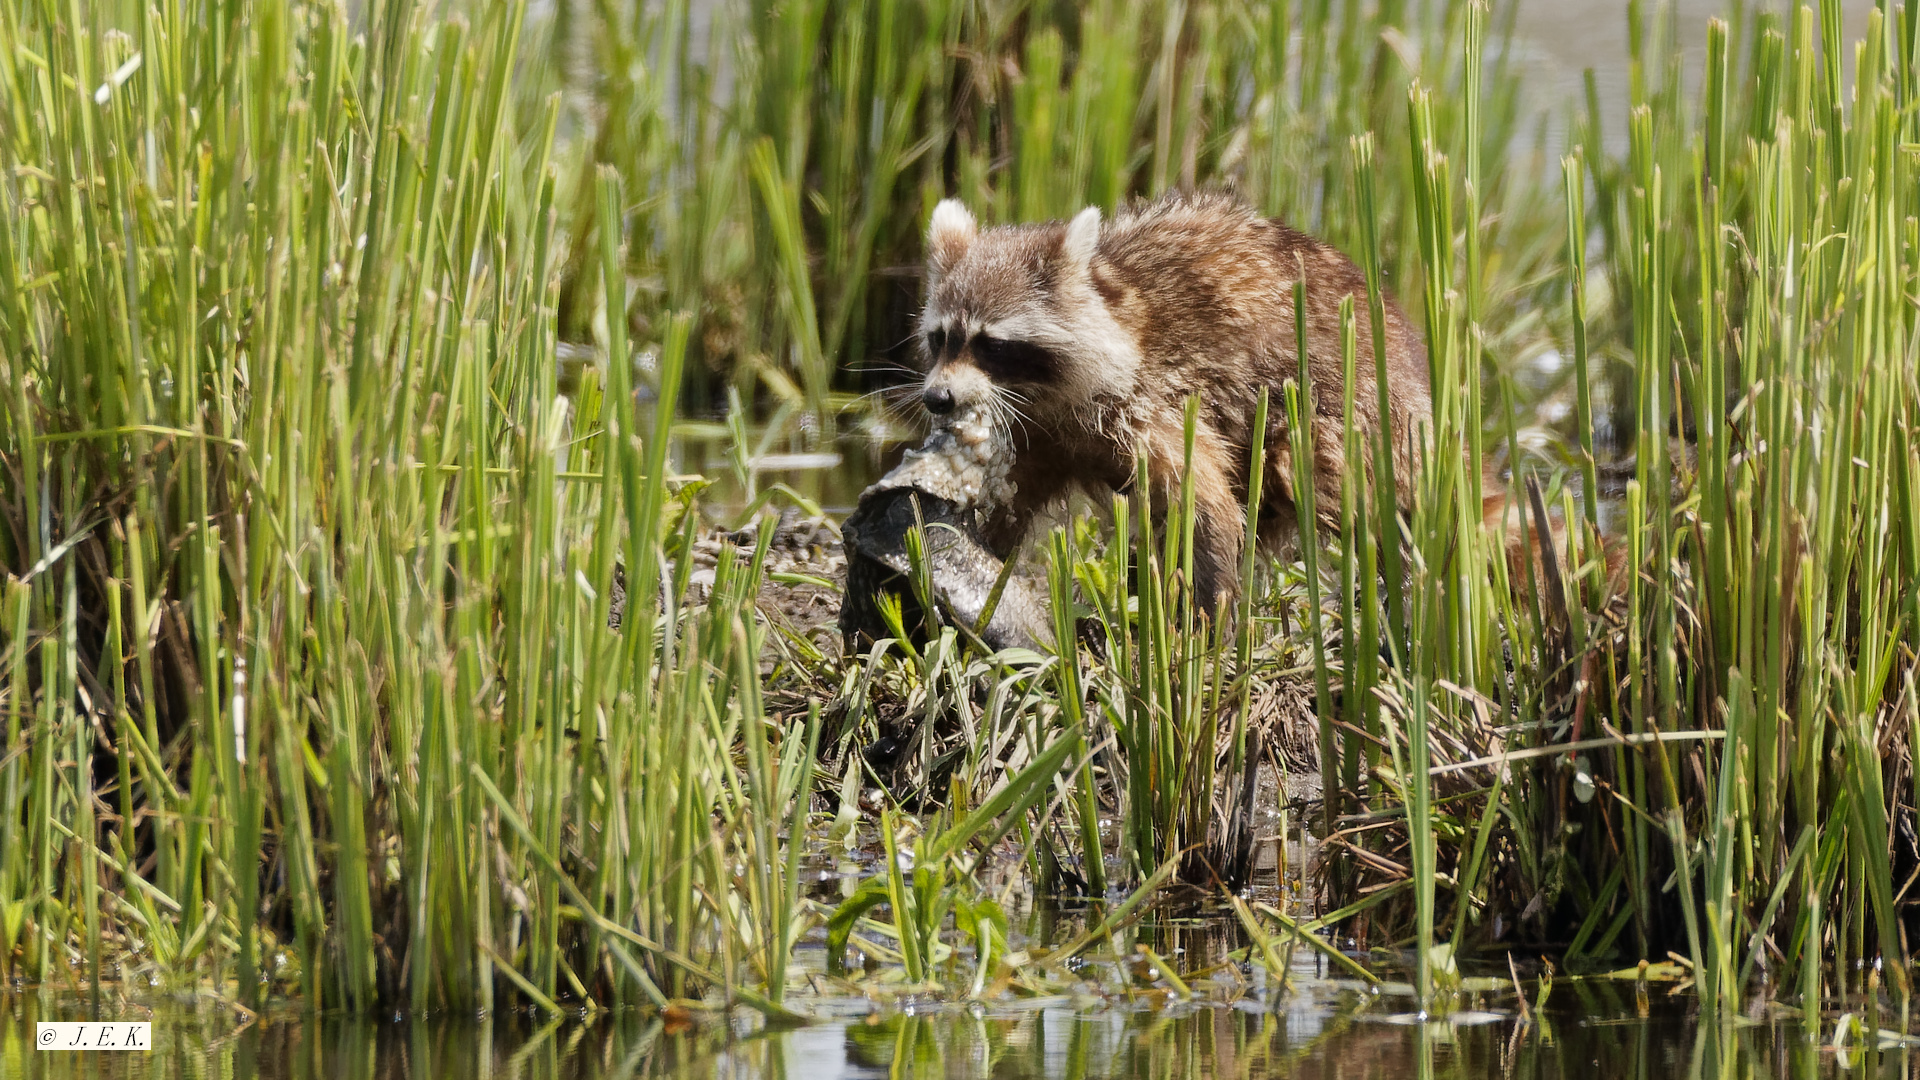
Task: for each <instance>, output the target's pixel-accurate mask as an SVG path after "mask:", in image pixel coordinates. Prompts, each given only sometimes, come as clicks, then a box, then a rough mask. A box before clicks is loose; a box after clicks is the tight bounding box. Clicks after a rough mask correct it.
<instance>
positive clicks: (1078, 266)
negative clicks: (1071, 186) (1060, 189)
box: [1060, 206, 1100, 275]
mask: <svg viewBox="0 0 1920 1080" xmlns="http://www.w3.org/2000/svg"><path fill="white" fill-rule="evenodd" d="M1099 246H1100V208H1099V207H1097V206H1089V207H1087V208H1086V209H1085V210H1082V211H1080V212H1079V213H1077V214H1075V215H1073V220H1072V221H1070V222H1068V223H1067V239H1066V241H1065V242H1064V243H1062V244H1061V246H1060V253H1061V255H1063V256H1065V258H1066V260H1067V266H1068V267H1069V268H1070V269H1071V270H1072V271H1073V272H1074V273H1075V274H1076V275H1079V274H1085V273H1086V272H1087V268H1088V267H1090V266H1092V265H1093V252H1094V249H1095V248H1097V247H1099Z"/></svg>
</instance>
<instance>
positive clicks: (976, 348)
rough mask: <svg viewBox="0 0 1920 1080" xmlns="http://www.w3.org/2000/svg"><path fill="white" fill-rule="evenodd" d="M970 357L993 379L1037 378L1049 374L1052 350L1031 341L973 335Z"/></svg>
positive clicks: (1050, 371)
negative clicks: (974, 336) (1049, 350)
mask: <svg viewBox="0 0 1920 1080" xmlns="http://www.w3.org/2000/svg"><path fill="white" fill-rule="evenodd" d="M973 360H974V363H976V364H978V365H980V369H981V370H982V371H985V372H986V373H987V374H988V375H991V376H993V377H994V378H997V379H1006V380H1008V381H1020V382H1039V381H1042V380H1044V379H1046V378H1047V377H1048V376H1050V375H1052V374H1053V369H1054V358H1053V354H1052V353H1050V352H1048V351H1047V350H1046V349H1044V348H1042V347H1041V346H1039V345H1035V344H1034V343H1033V342H1031V341H1018V340H1015V339H1012V338H997V337H988V336H986V335H985V334H982V335H980V336H979V337H976V338H974V339H973Z"/></svg>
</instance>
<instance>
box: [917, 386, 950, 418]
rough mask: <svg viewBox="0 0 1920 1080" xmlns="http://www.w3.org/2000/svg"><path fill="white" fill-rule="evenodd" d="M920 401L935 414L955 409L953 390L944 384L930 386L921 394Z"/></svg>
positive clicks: (941, 414) (943, 413)
mask: <svg viewBox="0 0 1920 1080" xmlns="http://www.w3.org/2000/svg"><path fill="white" fill-rule="evenodd" d="M920 403H921V404H922V405H925V406H926V407H927V411H928V412H930V413H932V414H933V415H935V416H945V415H947V414H948V413H950V412H952V411H953V391H952V390H950V389H948V388H947V387H944V386H929V387H927V388H926V389H925V390H924V391H922V392H921V394H920Z"/></svg>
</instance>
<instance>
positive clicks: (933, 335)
mask: <svg viewBox="0 0 1920 1080" xmlns="http://www.w3.org/2000/svg"><path fill="white" fill-rule="evenodd" d="M927 355H928V356H930V357H932V358H933V359H935V360H938V359H940V358H941V357H943V356H945V355H947V332H946V330H944V329H942V328H940V327H935V328H934V329H933V330H932V331H930V332H929V333H928V334H927Z"/></svg>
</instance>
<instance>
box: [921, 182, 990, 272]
mask: <svg viewBox="0 0 1920 1080" xmlns="http://www.w3.org/2000/svg"><path fill="white" fill-rule="evenodd" d="M979 232H980V226H979V225H978V224H976V223H975V222H974V220H973V214H972V213H970V212H969V211H968V210H967V208H966V207H965V206H964V205H962V204H961V202H960V200H959V199H941V200H940V205H938V206H935V207H934V208H933V220H932V221H930V222H928V223H927V265H928V267H929V269H931V270H932V271H933V276H934V277H939V276H940V275H942V274H944V273H946V272H947V271H948V270H949V269H951V268H952V267H953V264H954V263H957V262H959V261H960V260H961V259H962V258H963V257H965V256H966V254H967V248H968V247H970V246H972V244H973V238H974V237H975V236H976V235H978V234H979Z"/></svg>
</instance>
